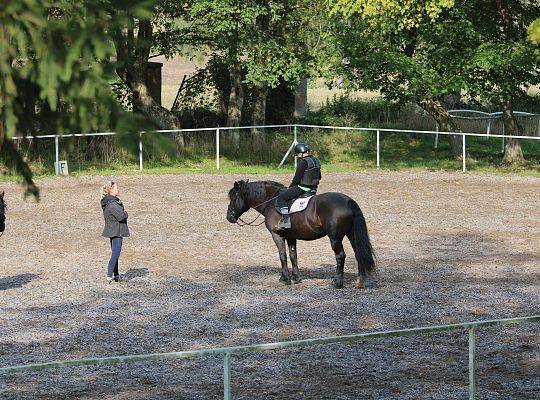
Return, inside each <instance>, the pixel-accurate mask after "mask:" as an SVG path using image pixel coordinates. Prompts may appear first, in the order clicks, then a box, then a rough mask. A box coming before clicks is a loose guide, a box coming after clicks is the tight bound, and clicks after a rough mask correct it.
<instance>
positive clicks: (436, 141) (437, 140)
mask: <svg viewBox="0 0 540 400" xmlns="http://www.w3.org/2000/svg"><path fill="white" fill-rule="evenodd" d="M436 131H437V132H439V124H437V127H436ZM438 145H439V134H438V133H436V134H435V146H434V148H435V149H436V148H437V146H438Z"/></svg>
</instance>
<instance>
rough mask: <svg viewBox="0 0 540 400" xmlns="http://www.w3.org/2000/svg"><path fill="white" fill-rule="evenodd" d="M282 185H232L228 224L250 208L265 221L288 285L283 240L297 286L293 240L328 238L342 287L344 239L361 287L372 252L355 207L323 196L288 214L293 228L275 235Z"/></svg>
mask: <svg viewBox="0 0 540 400" xmlns="http://www.w3.org/2000/svg"><path fill="white" fill-rule="evenodd" d="M283 188H284V186H283V185H282V184H280V183H277V182H272V181H261V182H246V181H238V182H234V186H233V188H232V189H231V190H230V191H229V200H230V203H229V208H228V209H227V221H229V222H231V223H236V222H237V221H238V219H239V218H240V217H241V215H242V214H243V213H245V212H246V211H248V210H249V209H250V208H253V209H254V210H256V211H257V212H259V213H261V214H262V215H263V216H264V218H265V224H266V229H268V231H269V232H270V233H271V234H272V239H274V242H275V243H276V246H277V248H278V251H279V259H280V260H281V277H280V280H281V281H283V282H285V284H286V285H290V284H291V275H290V274H289V268H288V266H287V252H286V250H285V241H286V242H287V245H288V246H289V255H290V258H291V263H292V280H293V281H294V282H295V283H300V282H301V279H300V272H299V271H298V261H297V256H296V241H297V240H298V239H299V240H315V239H320V238H322V237H324V236H328V237H329V238H330V244H331V246H332V250H334V253H335V255H336V263H337V266H336V276H335V278H334V284H335V286H336V287H337V288H340V287H343V267H344V264H345V251H343V238H344V237H345V236H347V238H348V239H349V241H350V242H351V245H352V247H353V249H354V254H355V256H356V261H357V263H358V281H357V286H358V287H363V286H364V279H365V277H366V276H367V275H369V274H370V273H371V272H373V271H374V270H375V260H374V255H373V249H372V247H371V243H370V241H369V235H368V231H367V227H366V221H365V219H364V216H363V215H362V211H361V210H360V207H359V206H358V204H357V203H356V202H355V201H354V200H353V199H351V198H350V197H348V196H346V195H344V194H341V193H333V192H330V193H323V194H320V195H317V196H315V197H314V198H313V199H311V200H310V202H309V205H308V207H307V208H306V209H305V210H304V211H302V212H298V213H293V214H291V222H292V229H289V230H287V231H285V233H278V232H277V231H276V225H277V223H278V221H279V219H280V218H281V216H280V214H279V213H278V212H277V210H276V208H275V206H274V199H275V198H276V196H277V195H278V193H279V191H280V190H281V189H283Z"/></svg>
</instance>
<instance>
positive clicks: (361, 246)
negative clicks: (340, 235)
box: [348, 200, 375, 278]
mask: <svg viewBox="0 0 540 400" xmlns="http://www.w3.org/2000/svg"><path fill="white" fill-rule="evenodd" d="M349 207H350V208H351V209H352V210H353V215H354V216H353V225H352V228H351V231H350V232H349V235H348V236H349V240H350V242H351V245H352V247H353V249H354V255H355V257H356V262H357V263H358V275H359V276H360V277H361V278H365V277H366V276H367V275H369V274H371V273H372V272H374V271H375V254H374V252H373V247H372V246H371V242H370V241H369V234H368V230H367V225H366V220H365V218H364V215H363V214H362V210H360V207H359V206H358V204H357V203H356V202H355V201H354V200H350V201H349Z"/></svg>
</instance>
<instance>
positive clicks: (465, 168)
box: [461, 134, 467, 172]
mask: <svg viewBox="0 0 540 400" xmlns="http://www.w3.org/2000/svg"><path fill="white" fill-rule="evenodd" d="M462 136H463V154H462V155H461V158H462V159H463V172H465V171H467V159H466V154H467V149H466V145H465V134H463V135H462Z"/></svg>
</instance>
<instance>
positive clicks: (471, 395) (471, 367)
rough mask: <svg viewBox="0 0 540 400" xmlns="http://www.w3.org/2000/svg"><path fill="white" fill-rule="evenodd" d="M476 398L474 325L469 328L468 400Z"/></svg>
mask: <svg viewBox="0 0 540 400" xmlns="http://www.w3.org/2000/svg"><path fill="white" fill-rule="evenodd" d="M475 399H476V336H475V332H474V326H471V327H470V328H469V400H475Z"/></svg>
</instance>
